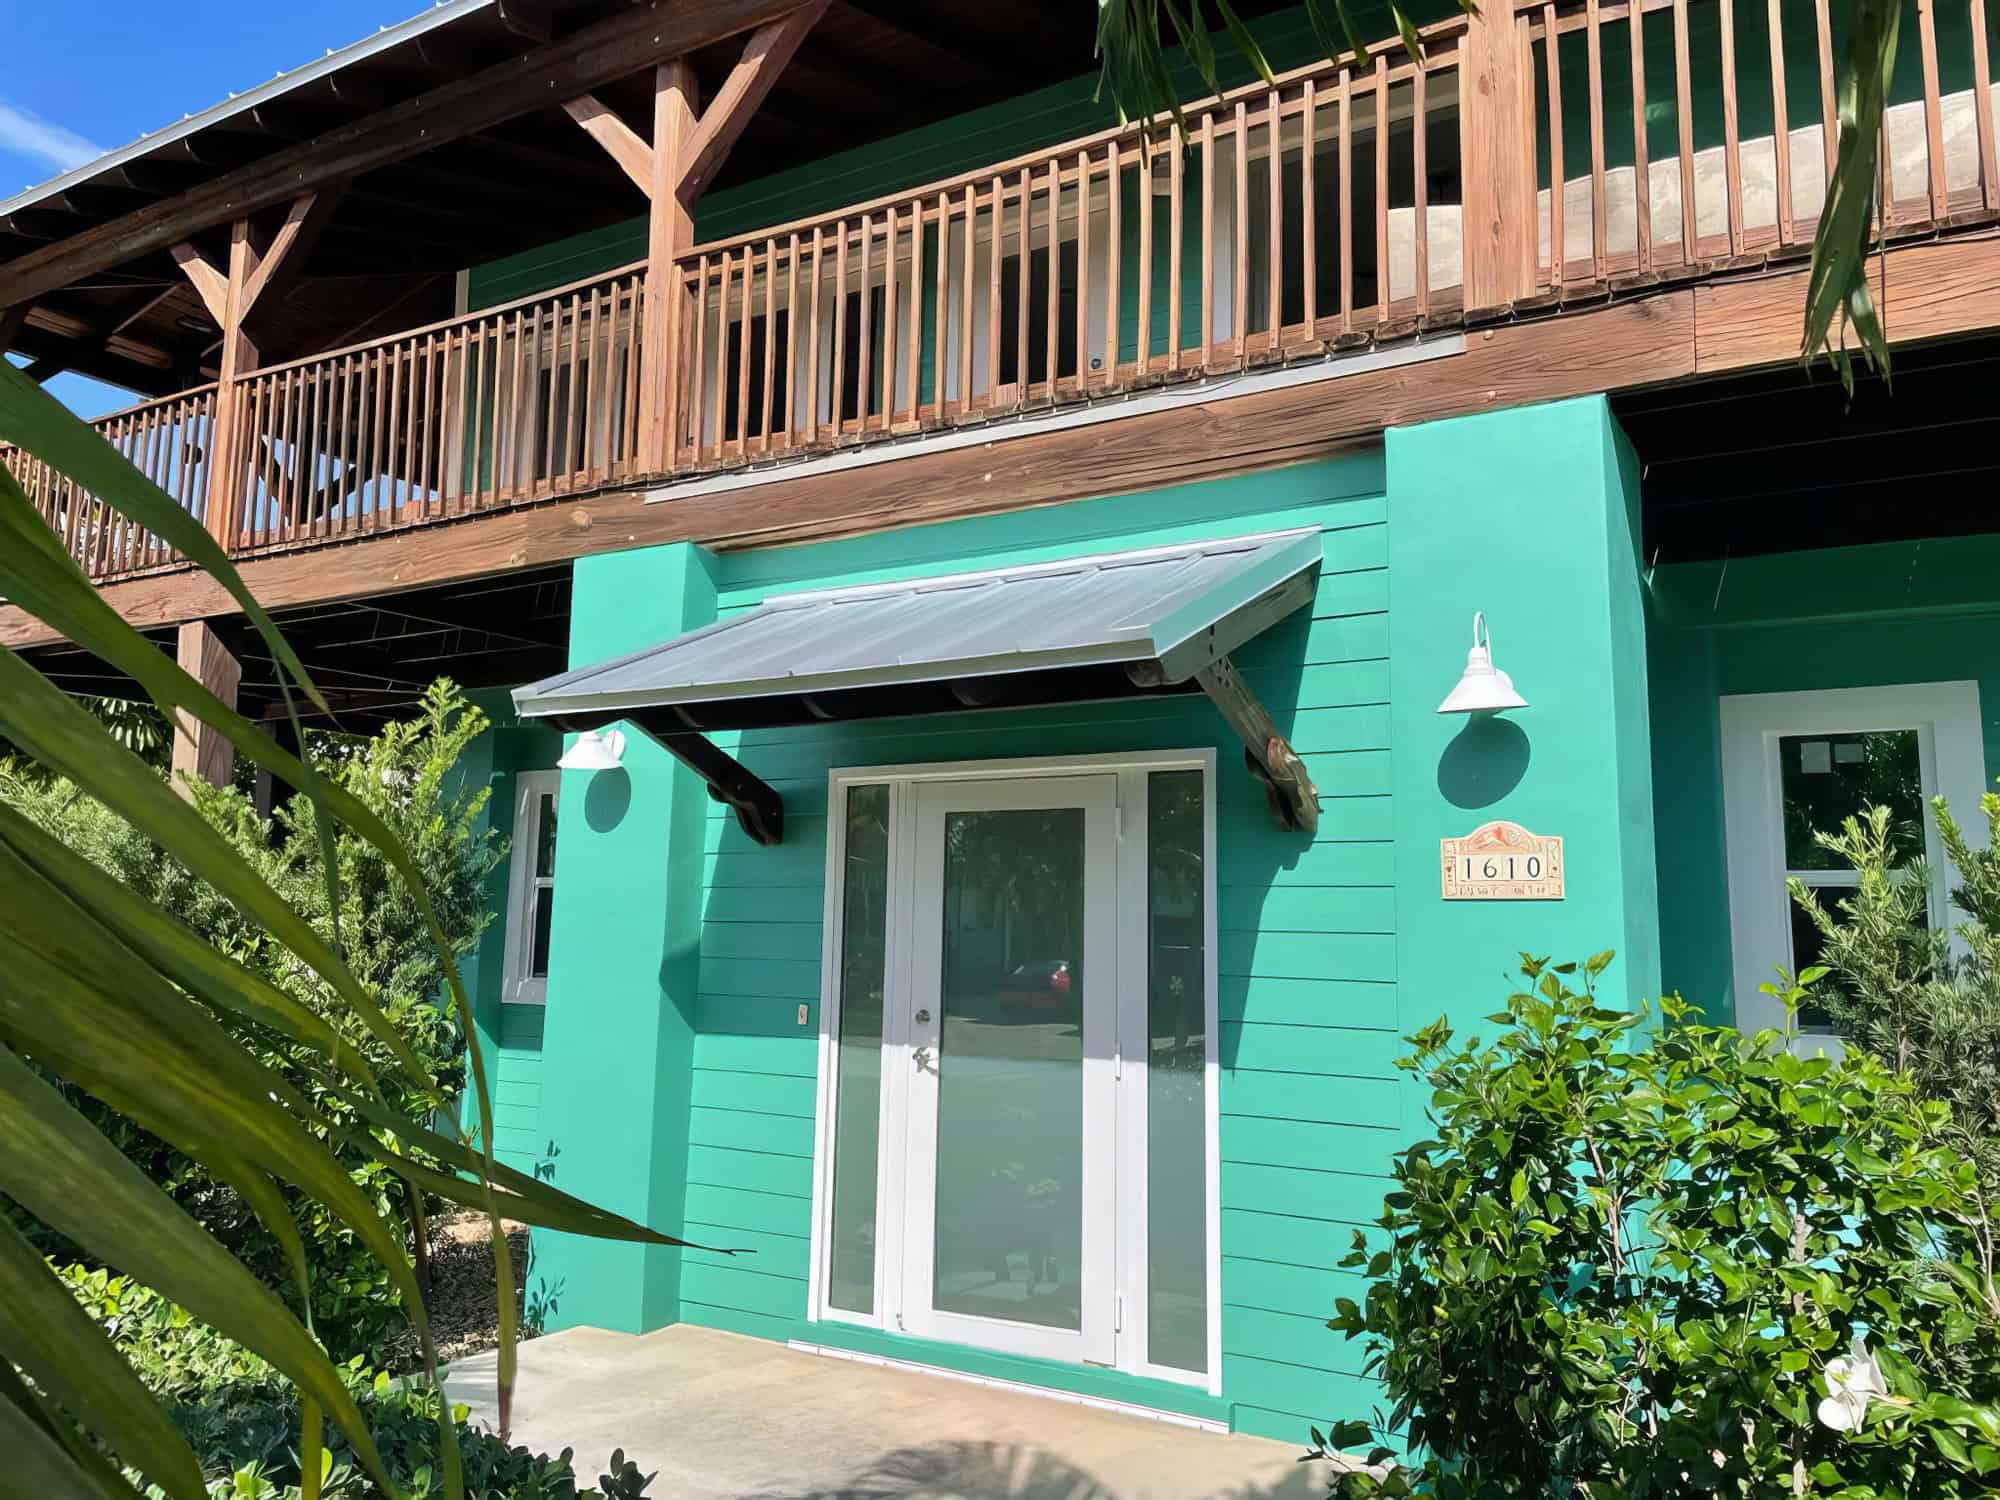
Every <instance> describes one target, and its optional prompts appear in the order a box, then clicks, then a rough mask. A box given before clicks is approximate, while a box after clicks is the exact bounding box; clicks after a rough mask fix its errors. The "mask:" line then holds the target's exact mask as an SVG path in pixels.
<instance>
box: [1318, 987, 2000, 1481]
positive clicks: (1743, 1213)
mask: <svg viewBox="0 0 2000 1500" xmlns="http://www.w3.org/2000/svg"><path fill="white" fill-rule="evenodd" d="M1609 958H1610V955H1609V954H1601V955H1599V956H1598V957H1597V958H1594V959H1592V960H1591V961H1590V963H1589V964H1587V965H1584V966H1583V968H1582V972H1583V976H1584V977H1583V980H1582V983H1583V987H1584V988H1583V992H1582V993H1578V992H1576V991H1573V990H1572V989H1571V988H1570V976H1572V975H1574V974H1575V973H1576V972H1577V966H1576V965H1571V964H1564V965H1559V966H1555V967H1550V966H1549V965H1548V964H1547V963H1546V961H1541V960H1532V959H1525V957H1524V970H1523V972H1524V974H1525V976H1526V979H1527V988H1526V989H1525V990H1524V991H1523V992H1522V993H1519V994H1516V995H1514V996H1512V997H1511V998H1510V999H1509V1000H1508V1002H1507V1005H1506V1009H1505V1011H1504V1012H1502V1013H1500V1014H1497V1015H1494V1016H1492V1017H1490V1020H1491V1021H1492V1022H1493V1023H1494V1024H1495V1025H1497V1026H1498V1027H1499V1028H1500V1034H1499V1037H1498V1040H1497V1041H1496V1042H1494V1043H1493V1044H1491V1045H1482V1044H1481V1043H1480V1041H1479V1040H1478V1039H1477V1038H1474V1039H1472V1040H1471V1041H1469V1042H1466V1043H1464V1044H1462V1045H1461V1044H1458V1043H1456V1042H1455V1040H1454V1036H1453V1033H1452V1030H1451V1029H1450V1027H1448V1026H1447V1025H1446V1024H1445V1023H1444V1022H1442V1021H1440V1022H1439V1023H1437V1024H1436V1025H1433V1026H1432V1027H1430V1028H1429V1029H1427V1030H1426V1031H1424V1032H1422V1033H1420V1034H1419V1035H1418V1036H1417V1037H1415V1038H1413V1042H1414V1044H1415V1046H1416V1049H1417V1050H1416V1055H1415V1056H1414V1057H1412V1058H1409V1059H1406V1060H1405V1062H1404V1064H1403V1066H1404V1067H1406V1068H1407V1069H1410V1070H1412V1071H1414V1072H1415V1073H1417V1074H1418V1075H1419V1077H1420V1078H1421V1079H1423V1080H1424V1081H1425V1082H1427V1083H1428V1084H1429V1085H1430V1087H1431V1090H1432V1094H1431V1103H1430V1119H1431V1123H1432V1128H1433V1136H1432V1138H1431V1139H1429V1140H1424V1141H1420V1142H1418V1143H1417V1144H1415V1145H1413V1146H1411V1147H1410V1148H1409V1149H1408V1150H1407V1151H1405V1152H1404V1153H1402V1154H1401V1155H1400V1156H1399V1157H1398V1159H1397V1162H1396V1167H1395V1177H1396V1189H1395V1191H1393V1192H1391V1193H1390V1194H1389V1195H1388V1197H1387V1199H1386V1203H1385V1208H1384V1212H1383V1215H1382V1218H1381V1220H1380V1222H1379V1225H1378V1226H1377V1228H1376V1230H1375V1231H1373V1232H1372V1233H1366V1234H1357V1235H1356V1239H1355V1253H1354V1254H1353V1255H1351V1256H1350V1257H1348V1259H1347V1261H1346V1262H1345V1263H1344V1264H1346V1265H1347V1266H1349V1267H1352V1268H1356V1269H1361V1270H1363V1271H1364V1272H1365V1274H1366V1275H1367V1276H1368V1277H1369V1278H1370V1279H1371V1282H1372V1285H1371V1286H1370V1288H1369V1290H1368V1293H1367V1297H1366V1301H1365V1304H1361V1305H1357V1304H1356V1303H1355V1302H1353V1301H1351V1300H1348V1299H1342V1300H1341V1302H1340V1305H1339V1312H1338V1315H1337V1316H1336V1317H1335V1318H1334V1319H1333V1321H1332V1324H1331V1326H1332V1327H1333V1328H1335V1329H1337V1330H1339V1331H1342V1332H1344V1333H1346V1334H1347V1336H1348V1337H1349V1338H1358V1339H1364V1340H1366V1341H1367V1347H1368V1358H1367V1368H1368V1370H1369V1371H1370V1372H1371V1373H1374V1374H1377V1375H1379V1376H1380V1377H1381V1378H1382V1380H1383V1383H1384V1387H1385V1392H1386V1395H1387V1397H1388V1400H1389V1402H1390V1409H1389V1410H1388V1411H1387V1412H1386V1413H1385V1414H1382V1416H1381V1423H1380V1427H1379V1429H1378V1431H1379V1432H1380V1433H1383V1434H1388V1433H1393V1434H1395V1435H1397V1437H1398V1438H1399V1439H1400V1440H1401V1441H1403V1442H1405V1443H1407V1445H1408V1448H1409V1451H1410V1452H1411V1454H1412V1455H1413V1462H1412V1467H1410V1468H1406V1469H1401V1470H1397V1471H1396V1472H1395V1473H1394V1474H1393V1475H1392V1476H1391V1477H1390V1478H1389V1479H1387V1480H1382V1479H1377V1478H1372V1477H1369V1476H1365V1475H1355V1476H1350V1477H1348V1478H1346V1479H1343V1480H1342V1481H1341V1484H1342V1487H1343V1488H1344V1490H1345V1491H1346V1492H1347V1493H1350V1494H1367V1493H1389V1494H1393V1493H1409V1492H1410V1491H1411V1490H1412V1489H1415V1490H1417V1491H1420V1492H1422V1493H1426V1494H1434V1495H1437V1496H1441V1497H1459V1496H1504V1495H1521V1496H1535V1497H1538V1500H1539V1497H1550V1496H1570V1495H1587V1496H1591V1497H1606V1500H1608V1497H1612V1496H1620V1497H1623V1496H1639V1495H1648V1494H1661V1495H1680V1494H1696V1493H1700V1494H1710V1493H1718V1492H1721V1493H1729V1494H1737V1495H1784V1494H1793V1493H1808V1492H1809V1493H1813V1494H1825V1495H1840V1496H1851V1497H1861V1496H1874V1495H1884V1496H1887V1495H1898V1496H1901V1495H1924V1496H1936V1497H1947V1496H1959V1495H1973V1494H1986V1493H1988V1492H1989V1491H1990V1490H1991V1488H1992V1487H1993V1485H1994V1484H1995V1483H2000V1410H1996V1408H1995V1405H1994V1403H1995V1401H1996V1400H2000V1319H1996V1318H1995V1317H1994V1316H1993V1315H1992V1312H1991V1309H1992V1308H1993V1307H1994V1306H1995V1305H1996V1304H1995V1303H1994V1301H1993V1285H1992V1279H1991V1269H1990V1268H1991V1261H1990V1259H1986V1260H1982V1249H1981V1247H1982V1245H1983V1244H1986V1243H1990V1240H1989V1239H1988V1238H1986V1236H1987V1235H1988V1229H1987V1226H1986V1224H1985V1219H1984V1215H1983V1212H1982V1211H1981V1209H1980V1206H1979V1197H1978V1193H1977V1178H1976V1174H1975V1173H1974V1172H1973V1171H1972V1169H1971V1168H1970V1167H1969V1166H1968V1165H1967V1164H1966V1163H1965V1162H1964V1160H1963V1158H1962V1157H1961V1156H1960V1155H1958V1154H1957V1153H1955V1152H1953V1151H1952V1150H1950V1149H1949V1148H1948V1146H1947V1145H1946V1144H1945V1141H1946V1127H1947V1125H1948V1119H1947V1116H1946V1112H1945V1110H1944V1109H1943V1108H1942V1107H1941V1106H1939V1105H1937V1104H1935V1103H1933V1102H1929V1101H1925V1100H1923V1099H1921V1098H1920V1097H1919V1096H1918V1095H1917V1094H1916V1092H1915V1091H1914V1089H1913V1087H1912V1085H1911V1083H1910V1081H1909V1080H1908V1079H1907V1078H1906V1077H1903V1076H1900V1075H1898V1074H1896V1073H1894V1072H1892V1071H1891V1070H1890V1069H1888V1068H1887V1067H1885V1066H1884V1065H1883V1064H1882V1063H1881V1062H1879V1061H1877V1060H1876V1059H1874V1058H1872V1057H1869V1056H1867V1055H1865V1054H1858V1053H1857V1054H1855V1055H1852V1056H1850V1057H1849V1058H1848V1059H1846V1060H1844V1061H1842V1062H1839V1063H1834V1062H1830V1061H1828V1060H1827V1059H1825V1058H1812V1059H1802V1058H1799V1057H1795V1056H1793V1055H1792V1054H1791V1053H1790V1052H1789V1051H1787V1050H1786V1047H1785V1044H1784V1043H1785V1038H1784V1037H1782V1036H1780V1035H1779V1034H1777V1033H1774V1032H1766V1033H1763V1034H1762V1035H1760V1036H1758V1037H1755V1038H1746V1037H1744V1036H1742V1035H1740V1034H1739V1033H1737V1032H1735V1031H1733V1030H1730V1029H1728V1028H1723V1027H1714V1026H1706V1025H1702V1024H1699V1022H1698V1018H1697V1016H1696V1015H1695V1013H1693V1012H1692V1011H1691V1010H1690V1009H1689V1008H1688V1007H1687V1006H1685V1005H1683V1004H1682V1003H1681V1002H1680V1001H1679V1000H1676V999H1670V1000H1667V1001H1665V1002H1663V1003H1662V1005H1661V1012H1662V1016H1663V1021H1664V1024H1663V1025H1661V1026H1659V1027H1658V1029H1649V1028H1648V1026H1647V1023H1646V1020H1645V1018H1644V1017H1642V1016H1637V1015H1632V1014H1629V1013H1625V1012H1621V1011H1611V1010H1607V1009H1603V1008H1601V1007H1599V1006H1598V1005H1597V1004H1596V1003H1595V1001H1594V999H1593V998H1592V997H1591V995H1590V992H1589V991H1590V981H1591V979H1592V978H1593V977H1594V976H1595V975H1596V974H1597V973H1599V972H1601V970H1602V968H1603V967H1604V965H1605V964H1606V963H1607V962H1608V961H1609ZM1802 993H1803V992H1802V991H1799V990H1797V989H1794V990H1793V991H1792V992H1791V994H1790V996H1789V997H1788V998H1789V999H1790V1000H1791V1001H1792V1002H1793V1003H1794V1004H1796V1002H1797V999H1798V998H1799V996H1800V995H1801V994H1802ZM1857 1334H1865V1337H1866V1339H1867V1341H1868V1344H1869V1346H1870V1348H1871V1350H1872V1353H1873V1356H1874V1358H1875V1359H1877V1360H1879V1363H1880V1368H1881V1372H1882V1375H1883V1377H1884V1380H1885V1383H1886V1387H1887V1396H1886V1399H1877V1400H1874V1401H1873V1402H1871V1403H1869V1404H1868V1405H1867V1406H1866V1416H1865V1425H1864V1426H1863V1428H1862V1430H1861V1431H1859V1432H1858V1433H1852V1434H1848V1433H1843V1432H1840V1431H1836V1430H1834V1428H1832V1427H1830V1426H1828V1425H1826V1422H1825V1421H1823V1420H1822V1419H1821V1406H1822V1402H1823V1400H1824V1398H1826V1396H1827V1395H1828V1390H1829V1377H1830V1375H1831V1376H1838V1375H1839V1374H1840V1373H1841V1370H1840V1367H1838V1366H1834V1361H1836V1360H1840V1359H1843V1358H1844V1357H1846V1356H1848V1353H1849V1348H1850V1343H1851V1341H1852V1340H1853V1339H1854V1338H1855V1337H1856V1335H1857ZM1830 1366H1833V1368H1832V1369H1830V1368H1829V1367H1830ZM1369 1436H1370V1432H1369V1429H1368V1428H1367V1427H1366V1426H1365V1425H1362V1424H1353V1423H1350V1424H1344V1425H1342V1426H1341V1427H1339V1428H1337V1429H1336V1430H1335V1431H1334V1433H1332V1434H1331V1436H1330V1438H1329V1440H1328V1443H1329V1445H1330V1446H1334V1447H1353V1446H1356V1445H1358V1444H1362V1443H1366V1442H1367V1441H1368V1440H1369ZM1376 1456H1377V1458H1378V1459H1380V1458H1385V1457H1388V1456H1389V1453H1388V1450H1387V1449H1386V1448H1384V1449H1380V1450H1378V1452H1377V1455H1376Z"/></svg>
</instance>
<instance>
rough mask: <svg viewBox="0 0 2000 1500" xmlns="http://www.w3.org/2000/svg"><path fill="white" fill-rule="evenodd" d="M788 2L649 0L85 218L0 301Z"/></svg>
mask: <svg viewBox="0 0 2000 1500" xmlns="http://www.w3.org/2000/svg"><path fill="white" fill-rule="evenodd" d="M798 6H799V0H704V3H703V4H701V5H680V4H669V3H665V0H651V3H649V4H646V5H643V6H634V7H632V8H631V9H629V10H621V11H619V12H618V13H617V14H615V15H612V16H610V17H608V18H606V19H605V20H602V21H599V22H597V23H595V24H594V25H590V26H586V27H583V28H581V29H580V30H578V31H576V32H574V33H573V34H571V35H569V36H566V37H564V38H563V39H562V40H560V41H557V42H552V43H550V44H549V45H548V46H546V47H539V48H536V49H535V50H534V51H532V52H528V53H524V54H523V55H521V56H519V57H515V58H511V59H509V60H507V61H505V62H502V63H497V64H495V65H494V66H493V67H490V68H486V69H482V70H481V71H480V72H478V73H474V74H472V75H470V76H469V77H465V78H459V79H455V80H453V81H452V82H451V83H447V84H445V85H443V86H442V87H440V88H436V89H433V90H431V91H430V92H429V93H426V94H420V95H418V96H417V97H416V98H414V99H407V100H404V101H403V102H402V103H400V104H394V105H391V106H390V107H389V108H387V109H385V110H383V111H382V112H381V113H380V114H376V115H371V116H369V117H368V118H366V119H363V120H357V121H355V122H354V123H352V124H350V125H344V126H341V127H338V128H336V129H334V130H330V131H327V132H326V133H325V134H323V135H319V136H315V137H313V138H312V139H310V140H306V141H301V142H299V143H298V144H296V145H293V146H288V147H285V148H282V149H280V150H278V151H274V152H272V153H271V154H270V155H268V156H265V157H263V158H261V159H260V160H257V161H254V162H251V163H250V164H248V165H247V166H244V167H241V168H239V169H237V170H236V171H233V172H226V173H224V174H223V175H222V176H220V177H217V178H214V179H213V180H211V181H209V182H206V183H203V184H201V185H200V186H198V187H193V188H190V189H188V191H186V192H185V193H182V194H180V195H179V196H177V197H175V198H171V199H168V200H165V201H163V202H159V203H152V204H148V205H146V206H145V207H143V208H140V209H137V210H135V211H133V212H132V213H129V214H124V215H121V216H120V217H118V218H116V219H110V220H106V221H104V222H102V223H99V224H94V225H92V226H91V227H90V228H88V229H86V230H83V231H82V232H80V233H77V234H73V235H70V236H68V237H66V238H64V239H61V240H58V241H56V242H54V243H52V244H49V245H46V246H44V247H42V248H41V249H39V250H34V251H31V252H29V253H28V254H26V255H22V256H17V257H15V258H14V259H13V260H11V261H9V262H7V264H6V265H5V266H4V267H0V303H9V304H11V303H17V302H24V301H31V300H33V299H34V298H36V297H39V296H43V295H45V294H46V293H48V292H52V291H55V290H57V289H58V288H60V287H64V286H67V285H69V284H70V283H72V282H74V281H78V280H80V279H82V278H83V277H86V276H92V275H96V274H98V273H99V272H103V271H108V270H111V269H112V268H114V267H116V266H120V265H124V264H126V263H128V262H130V261H133V260H136V259H138V258H139V257H140V256H143V255H147V254H151V253H153V252H155V251H160V250H165V249H167V248H168V247H170V246H172V245H174V244H176V243H179V242H180V241H183V240H186V239H188V238H189V237H190V236H192V235H195V234H199V233H201V232H202V231H204V230H207V229H212V228H214V227H215V226H216V225H218V224H225V223H228V222H230V221H231V220H234V219H238V218H241V217H243V216H244V215H246V214H253V213H257V212H259V211H261V210H263V209H266V208H275V207H276V206H277V205H279V204H281V203H289V202H291V201H292V200H293V199H294V198H297V197H298V196H299V195H300V194H302V193H308V192H312V191H313V190H315V189H316V188H320V187H323V186H325V185H326V184H328V183H332V182H336V181H339V180H341V179H343V178H349V177H355V176H358V175H360V174H362V173H364V172H370V171H373V170H375V169H376V168H378V167H383V166H387V165H389V164H391V163H393V162H397V161H401V160H403V159H404V158H406V157H410V156H416V155H419V154H420V153H422V152H425V151H429V150H432V149H434V148H435V147H438V146H443V145H447V144H449V143H451V142H453V141H457V140H462V139H463V138H464V137H466V136H468V135H472V134H475V133H476V132H478V131H481V130H485V129H487V128H489V127H491V126H494V125H498V124H500V123H502V122H504V121H507V120H511V119H514V118H516V117H518V116H520V115H524V114H530V113H533V112H534V111H536V110H539V109H543V108H546V107H547V106H548V104H549V103H550V102H552V101H553V100H558V99H573V98H575V97H577V96H578V95H579V94H584V93H588V92H589V91H590V90H592V89H595V88H599V87H601V86H603V85H604V84H606V83H610V82H612V81H613V80H615V79H618V78H623V77H625V76H627V75H629V74H631V73H633V72H635V71H637V70H638V69H641V68H644V67H647V66H649V65H651V64H654V63H656V62H658V61H660V60H661V59H663V58H669V57H680V56H682V55H683V54H685V53H688V52H691V51H693V50H695V49H696V48H699V47H705V46H707V45H709V44H710V43H712V42H717V41H721V40H723V39H724V38H727V37H730V36H735V35H738V34H740V33H742V32H745V31H749V30H751V29H753V28H755V27H758V26H762V25H764V24H765V23H766V22H769V21H773V20H777V19H779V18H781V17H783V16H786V15H789V14H791V12H793V11H794V10H796V9H798Z"/></svg>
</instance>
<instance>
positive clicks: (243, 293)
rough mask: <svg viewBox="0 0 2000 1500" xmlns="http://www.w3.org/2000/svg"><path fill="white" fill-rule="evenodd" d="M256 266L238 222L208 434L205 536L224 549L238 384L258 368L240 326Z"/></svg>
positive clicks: (237, 450) (231, 520) (231, 505)
mask: <svg viewBox="0 0 2000 1500" xmlns="http://www.w3.org/2000/svg"><path fill="white" fill-rule="evenodd" d="M260 266H261V260H260V258H259V256H258V254H257V251H256V248H255V247H254V246H253V245H252V244H251V243H250V221H249V220H248V219H238V220H237V221H236V223H235V224H234V225H233V226H232V227H231V229H230V233H229V279H228V282H227V283H226V286H225V292H224V300H223V308H222V320H221V321H222V363H221V366H220V368H219V369H218V370H217V372H216V377H215V379H216V392H215V427H214V430H213V432H212V433H211V434H210V439H209V447H210V461H209V466H208V504H207V521H208V530H209V534H210V535H211V536H213V537H214V538H215V539H216V541H218V542H220V543H221V544H222V545H223V546H224V547H227V546H229V545H230V543H231V542H232V541H233V539H234V537H235V533H236V514H237V509H238V505H237V500H238V495H239V492H240V491H241V489H242V480H243V457H244V455H243V451H242V450H243V418H244V412H243V395H244V393H243V390H242V388H241V386H240V385H239V382H240V381H241V380H242V378H243V377H244V376H245V375H248V374H249V373H250V372H251V371H252V370H254V369H256V368H257V346H256V345H255V344H254V343H252V342H251V340H250V335H249V334H248V333H247V332H246V331H245V328H244V315H245V313H246V312H248V310H249V307H250V302H251V300H252V299H251V297H250V296H249V286H250V281H251V278H252V277H254V276H255V275H256V273H257V271H258V270H259V268H260Z"/></svg>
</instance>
